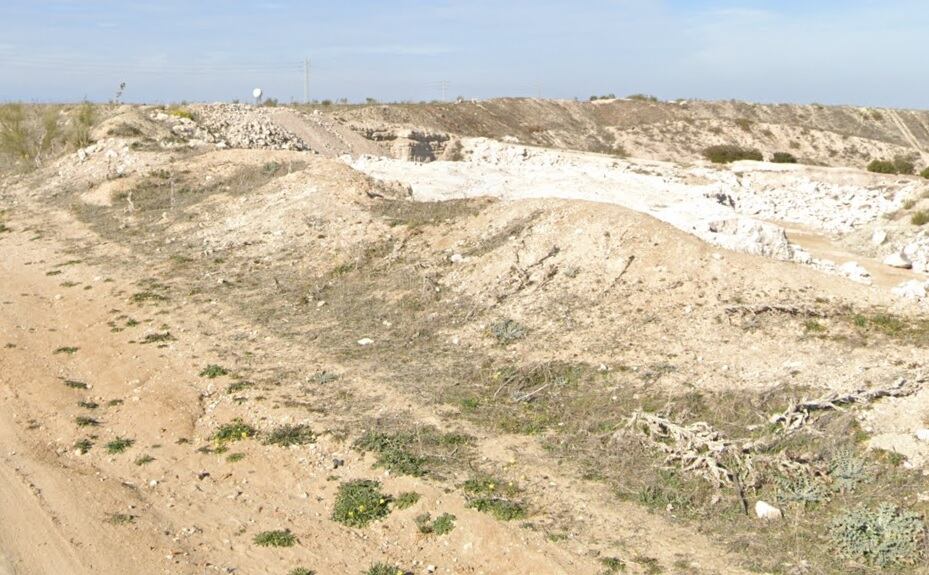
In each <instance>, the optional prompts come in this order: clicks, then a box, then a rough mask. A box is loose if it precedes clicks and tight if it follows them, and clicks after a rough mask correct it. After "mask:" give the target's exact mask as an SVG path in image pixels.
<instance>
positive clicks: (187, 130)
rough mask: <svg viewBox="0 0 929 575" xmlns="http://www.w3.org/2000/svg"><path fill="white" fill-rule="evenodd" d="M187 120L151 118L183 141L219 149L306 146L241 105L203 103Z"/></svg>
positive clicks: (158, 115) (299, 148)
mask: <svg viewBox="0 0 929 575" xmlns="http://www.w3.org/2000/svg"><path fill="white" fill-rule="evenodd" d="M190 112H191V116H192V118H193V119H191V118H186V117H178V116H176V115H172V114H169V113H165V112H156V113H155V114H154V115H153V116H152V118H153V119H154V120H158V121H161V122H165V123H168V124H169V125H170V126H171V131H172V132H174V133H175V134H177V135H178V136H179V137H182V138H184V139H186V140H189V141H191V143H195V142H205V143H210V144H216V145H217V146H219V147H223V148H245V149H264V150H293V151H303V150H308V149H309V148H308V147H307V145H306V143H305V142H303V140H301V139H300V138H298V137H297V136H296V135H294V134H293V133H291V132H289V131H287V130H285V129H283V128H281V127H280V126H278V125H277V124H276V123H275V122H274V120H272V119H271V116H270V114H269V113H268V111H267V110H266V109H264V108H259V107H256V106H248V105H244V104H205V105H196V106H191V107H190Z"/></svg>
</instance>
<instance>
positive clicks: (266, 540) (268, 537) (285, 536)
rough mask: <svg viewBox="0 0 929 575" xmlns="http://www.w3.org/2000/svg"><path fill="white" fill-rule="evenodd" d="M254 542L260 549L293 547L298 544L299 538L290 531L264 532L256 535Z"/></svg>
mask: <svg viewBox="0 0 929 575" xmlns="http://www.w3.org/2000/svg"><path fill="white" fill-rule="evenodd" d="M252 542H253V543H254V544H255V545H258V546H259V547H293V546H294V545H296V544H297V537H296V536H295V535H294V534H293V533H291V532H290V529H284V530H275V531H262V532H261V533H259V534H257V535H255V537H254V538H253V539H252Z"/></svg>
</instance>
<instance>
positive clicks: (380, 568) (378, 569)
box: [364, 563, 409, 575]
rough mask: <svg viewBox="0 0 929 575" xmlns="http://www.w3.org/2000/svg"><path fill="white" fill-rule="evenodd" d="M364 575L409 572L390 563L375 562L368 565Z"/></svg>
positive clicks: (401, 574)
mask: <svg viewBox="0 0 929 575" xmlns="http://www.w3.org/2000/svg"><path fill="white" fill-rule="evenodd" d="M364 575H409V572H408V571H406V570H404V569H403V568H402V567H397V566H396V565H391V564H390V563H375V564H374V565H372V566H370V567H368V570H367V571H365V573H364Z"/></svg>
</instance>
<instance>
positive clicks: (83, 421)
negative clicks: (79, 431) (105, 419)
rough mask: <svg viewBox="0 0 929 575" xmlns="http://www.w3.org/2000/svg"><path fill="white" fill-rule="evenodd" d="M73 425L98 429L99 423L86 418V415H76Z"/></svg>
mask: <svg viewBox="0 0 929 575" xmlns="http://www.w3.org/2000/svg"><path fill="white" fill-rule="evenodd" d="M74 423H76V424H77V426H78V427H98V426H99V425H100V422H99V421H97V420H96V419H94V418H93V417H87V416H86V415H78V416H77V417H75V418H74Z"/></svg>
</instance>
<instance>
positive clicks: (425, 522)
mask: <svg viewBox="0 0 929 575" xmlns="http://www.w3.org/2000/svg"><path fill="white" fill-rule="evenodd" d="M416 528H417V529H419V532H420V533H422V534H424V535H431V534H435V535H448V534H449V533H451V532H452V531H453V530H454V529H455V516H454V515H452V514H451V513H443V514H442V515H439V516H438V517H436V518H435V519H433V518H432V514H430V513H421V514H420V515H417V516H416Z"/></svg>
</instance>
